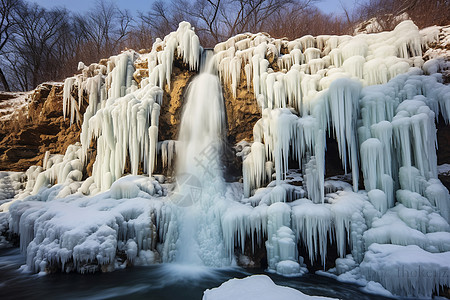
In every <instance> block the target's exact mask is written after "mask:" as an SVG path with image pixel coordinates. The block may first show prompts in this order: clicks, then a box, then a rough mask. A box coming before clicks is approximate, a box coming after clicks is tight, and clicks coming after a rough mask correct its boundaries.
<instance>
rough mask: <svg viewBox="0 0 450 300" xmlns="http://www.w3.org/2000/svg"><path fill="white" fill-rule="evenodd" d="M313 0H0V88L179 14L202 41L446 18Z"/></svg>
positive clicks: (437, 11) (383, 4)
mask: <svg viewBox="0 0 450 300" xmlns="http://www.w3.org/2000/svg"><path fill="white" fill-rule="evenodd" d="M317 1H318V0H197V1H185V0H173V1H172V2H169V1H154V2H153V3H152V4H151V5H150V10H149V11H147V12H138V13H136V14H132V13H131V12H130V11H129V10H122V9H119V8H118V7H117V6H116V5H115V4H114V3H113V2H111V1H108V0H98V1H96V2H95V5H94V6H93V7H92V9H91V10H90V11H89V12H87V13H83V14H80V13H77V12H71V11H68V10H66V9H64V8H55V9H51V10H48V9H45V8H43V7H41V6H39V5H37V4H35V3H29V2H26V1H23V0H1V7H0V13H1V20H0V90H3V91H9V90H13V91H19V90H20V91H26V90H31V89H33V88H35V87H36V85H38V84H39V83H41V82H44V81H51V80H53V81H60V80H62V79H64V78H65V77H68V76H71V75H72V74H74V73H75V72H76V71H77V70H76V68H77V65H78V62H79V61H82V62H84V63H85V64H86V65H89V64H90V63H93V62H98V61H99V60H100V59H101V58H107V57H109V56H111V55H114V54H118V53H119V52H120V51H121V50H124V49H126V48H129V49H130V48H131V49H135V50H140V49H150V48H151V46H152V44H153V41H154V40H155V39H156V38H157V37H159V38H164V36H165V35H166V34H168V33H169V32H171V31H174V30H176V28H177V27H178V23H179V22H180V21H183V20H186V21H189V22H190V23H191V24H192V26H194V27H195V29H196V32H197V34H198V36H199V38H200V42H201V44H202V45H203V46H204V47H212V46H214V45H215V44H216V43H217V42H220V41H224V40H226V39H227V38H229V37H231V36H233V35H235V34H238V33H242V32H253V33H255V32H267V33H269V34H270V35H271V36H273V37H276V38H282V37H286V38H288V39H290V40H291V39H295V38H298V37H301V36H303V35H307V34H311V35H321V34H352V33H353V32H354V31H355V28H356V26H357V25H358V24H361V23H362V22H363V21H365V20H369V19H371V18H374V17H377V20H378V23H379V25H380V26H379V28H378V29H377V30H379V31H382V30H391V29H393V28H394V27H395V25H396V24H397V23H398V22H400V21H401V18H398V17H396V16H400V15H405V13H406V14H407V15H408V16H409V17H410V18H411V19H412V20H413V21H414V22H415V23H416V24H417V25H418V26H419V27H420V28H423V27H426V26H430V25H448V24H449V23H450V0H359V1H358V0H355V5H354V6H353V7H345V6H344V5H341V6H342V10H343V11H344V14H342V15H336V14H324V13H323V12H321V11H320V10H319V9H318V8H317V7H316V6H315V4H316V3H317Z"/></svg>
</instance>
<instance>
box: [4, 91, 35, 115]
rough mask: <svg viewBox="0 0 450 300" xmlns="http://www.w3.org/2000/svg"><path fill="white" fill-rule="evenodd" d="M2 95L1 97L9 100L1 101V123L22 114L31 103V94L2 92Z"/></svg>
mask: <svg viewBox="0 0 450 300" xmlns="http://www.w3.org/2000/svg"><path fill="white" fill-rule="evenodd" d="M1 94H2V95H1V97H5V98H8V99H5V100H0V122H5V121H8V120H11V119H12V118H14V117H15V116H16V115H17V114H18V113H19V112H22V110H23V108H25V107H26V106H27V105H28V103H29V101H30V100H29V96H30V95H31V92H26V93H21V92H2V93H1ZM22 113H23V112H22Z"/></svg>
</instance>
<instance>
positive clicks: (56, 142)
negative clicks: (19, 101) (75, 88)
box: [0, 83, 80, 171]
mask: <svg viewBox="0 0 450 300" xmlns="http://www.w3.org/2000/svg"><path fill="white" fill-rule="evenodd" d="M62 88H63V87H62V84H61V83H44V84H41V85H40V86H38V87H37V88H36V90H34V91H33V93H32V94H30V96H29V103H28V107H27V108H26V107H25V108H23V109H22V110H21V111H20V112H18V113H17V114H16V115H15V116H13V119H8V120H4V121H3V122H1V123H0V138H1V141H0V170H8V171H25V170H26V169H28V168H29V167H30V166H32V165H36V164H41V163H42V159H43V157H44V155H45V152H46V151H50V152H51V153H64V152H65V151H66V149H67V147H68V146H69V145H71V144H73V143H75V142H77V141H78V140H79V136H80V130H79V127H78V126H77V125H76V124H74V125H72V126H70V124H69V120H67V119H66V120H64V118H63V117H62Z"/></svg>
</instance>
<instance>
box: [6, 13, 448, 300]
mask: <svg viewBox="0 0 450 300" xmlns="http://www.w3.org/2000/svg"><path fill="white" fill-rule="evenodd" d="M439 30H440V29H439ZM439 30H438V29H437V28H431V29H426V30H424V31H419V30H418V29H417V27H416V26H415V25H414V24H413V23H412V22H410V21H405V22H402V23H400V24H399V25H398V26H397V27H396V28H395V30H393V31H391V32H383V33H379V34H360V35H356V36H318V37H312V36H305V37H302V38H299V39H297V40H294V41H286V40H284V39H273V38H271V37H269V36H267V35H266V34H262V33H259V34H249V33H245V34H239V35H237V36H235V37H232V38H230V39H229V40H227V41H225V42H223V43H219V44H217V45H216V46H215V48H214V56H213V57H210V56H209V54H208V52H203V50H202V48H201V47H200V45H199V41H198V37H197V36H196V35H195V33H194V31H193V30H192V28H191V26H190V24H189V23H186V22H182V23H181V24H180V26H179V28H178V30H177V31H176V32H173V33H171V34H169V35H168V36H166V37H165V38H164V40H160V39H157V41H156V42H155V44H154V45H153V48H152V51H151V52H150V53H148V54H142V55H141V54H137V53H135V52H133V51H126V52H123V53H122V54H120V55H118V56H115V57H112V58H110V59H109V60H108V61H107V63H104V64H94V65H91V66H88V67H83V66H82V65H81V67H83V68H82V74H80V75H77V76H75V77H72V78H68V79H67V80H66V82H65V85H64V116H67V117H68V118H69V119H70V120H71V122H80V123H81V122H82V132H81V138H80V139H81V143H79V144H76V145H72V146H71V147H69V148H68V150H67V152H66V154H65V155H51V154H46V157H45V159H44V164H43V167H33V168H30V169H29V170H28V171H27V173H26V176H27V179H28V182H27V184H26V187H25V189H24V191H23V192H21V193H19V194H18V195H17V196H16V198H15V200H18V201H14V202H13V201H11V202H7V203H4V204H1V206H0V210H2V211H7V210H8V209H9V212H8V213H5V212H3V213H1V214H0V223H1V224H4V223H5V222H4V220H5V218H8V223H9V227H10V230H11V231H12V232H13V233H17V234H19V235H20V237H21V247H22V249H23V250H24V251H26V252H27V264H28V266H29V267H30V268H31V269H32V270H34V271H37V272H39V271H51V270H52V268H59V269H62V270H66V271H70V270H77V271H80V272H89V271H95V270H98V269H99V268H103V269H104V270H111V269H113V268H115V267H120V266H121V265H125V264H126V263H128V264H146V263H154V262H179V263H191V264H203V265H208V266H224V265H228V264H232V263H234V262H235V261H236V257H237V255H242V256H245V257H247V258H248V257H250V258H251V257H252V254H254V253H257V252H258V251H261V249H264V248H265V249H266V251H267V262H268V270H269V271H272V272H277V273H280V274H282V275H285V276H298V275H301V274H303V273H304V272H306V269H305V265H304V263H309V264H314V265H321V266H322V267H323V268H324V269H326V268H328V267H331V266H328V265H327V264H328V260H327V257H328V258H329V257H330V256H332V257H338V259H337V260H336V265H335V268H333V269H332V272H335V274H336V276H339V278H340V279H342V280H344V279H345V278H351V277H352V276H353V277H355V276H356V277H358V278H359V279H361V278H364V280H365V282H366V283H367V289H369V290H370V289H371V288H375V287H378V285H379V284H381V285H382V286H383V287H384V288H386V289H388V290H389V291H390V292H392V293H393V294H396V295H403V296H413V297H415V296H421V297H431V295H432V294H433V293H437V292H438V291H439V288H440V287H441V286H447V287H448V286H450V279H449V278H450V277H448V276H447V277H442V276H438V277H436V276H434V277H430V278H428V279H427V280H426V281H423V282H419V281H418V279H417V278H408V276H406V277H405V278H403V277H402V278H399V277H397V278H396V279H395V280H394V279H392V278H391V277H388V276H385V274H384V273H383V272H386V270H387V268H388V267H390V266H396V267H398V268H399V270H405V271H407V272H413V271H414V268H415V267H416V266H418V265H423V268H424V270H425V271H426V272H429V271H439V272H450V264H449V259H448V258H447V256H448V254H449V253H450V233H449V232H450V225H449V220H450V206H449V201H450V199H449V192H448V190H447V189H446V188H445V187H444V186H443V185H442V183H441V182H440V181H439V180H438V179H437V175H438V169H437V166H436V164H437V159H436V145H437V141H436V126H435V122H436V121H437V120H439V116H442V117H443V119H444V120H445V122H448V121H449V118H450V87H449V86H448V85H444V84H442V76H441V74H440V73H439V72H440V71H442V70H443V69H444V68H445V62H443V61H442V60H440V59H439V57H437V56H436V57H430V55H429V56H428V57H425V58H427V61H425V60H424V59H423V57H422V55H423V53H422V51H423V50H425V49H427V47H428V46H427V45H428V44H430V43H433V42H436V41H437V39H439V34H437V33H436V32H437V31H439ZM427 51H428V50H427ZM210 54H212V53H210ZM174 55H178V57H179V58H181V59H183V61H184V62H185V63H186V65H187V66H188V67H189V68H190V69H192V70H198V69H201V74H200V75H198V77H197V79H195V80H194V81H193V82H192V85H191V86H190V88H189V90H190V93H192V95H189V96H188V97H187V99H186V101H187V102H186V104H185V105H184V109H185V110H184V116H183V121H182V124H181V128H180V138H179V140H178V141H160V140H158V130H159V128H158V125H159V115H160V114H161V113H166V112H163V111H161V104H162V103H161V101H162V99H163V97H162V96H163V89H162V88H163V87H164V86H165V85H167V86H169V88H170V81H171V73H172V63H173V59H174ZM201 57H203V59H202V58H201ZM428 58H430V59H428ZM136 60H145V61H147V62H148V71H149V72H148V77H146V78H144V79H143V80H142V81H141V82H140V84H139V85H138V84H137V83H136V81H135V80H134V79H133V73H134V72H135V70H134V63H135V62H136ZM205 61H209V62H211V64H208V66H207V65H206V64H204V62H205ZM208 69H209V72H207V71H206V70H208ZM216 73H218V76H219V77H217V76H216V75H215V74H216ZM218 78H220V80H221V81H222V83H223V84H224V85H225V88H229V89H230V91H231V94H233V96H236V95H237V92H238V89H241V88H242V87H243V86H246V88H247V89H248V91H249V92H251V93H253V95H254V101H256V103H257V104H258V106H259V107H260V111H261V119H260V120H259V121H258V122H256V124H255V126H254V129H253V141H252V142H251V143H250V142H248V141H243V142H240V143H238V145H237V146H236V148H237V149H239V153H238V156H240V157H242V159H243V170H242V174H243V183H242V184H240V183H225V182H224V180H223V178H222V175H221V174H222V170H221V166H222V163H221V161H220V154H221V147H222V146H221V142H220V140H221V138H222V137H223V136H224V134H225V132H224V122H225V112H224V111H225V109H224V103H223V98H222V95H221V90H222V87H221V85H220V82H219V81H218ZM244 78H245V79H244ZM244 80H245V81H246V82H245V83H246V84H244ZM205 86H206V87H207V88H204V87H205ZM86 105H87V107H86ZM83 107H86V112H85V113H84V116H81V115H80V111H82V109H81V108H83ZM327 136H328V137H331V138H334V139H335V140H336V142H337V146H338V150H337V151H338V154H339V157H340V159H341V163H342V167H343V169H344V171H345V173H346V174H347V173H349V174H348V175H345V176H344V177H340V178H338V179H342V178H345V181H346V182H344V181H342V180H338V179H336V178H335V179H325V155H326V150H327V149H326V138H327ZM92 141H94V142H96V151H97V154H96V158H95V163H94V166H93V171H92V176H91V177H88V178H86V172H85V165H86V162H87V161H88V158H89V156H90V155H91V152H90V145H91V142H92ZM159 157H161V162H160V165H162V167H163V168H164V169H172V170H173V171H174V174H175V175H176V182H175V183H167V182H165V178H164V176H161V175H155V174H153V173H154V171H155V169H156V165H157V159H158V158H159ZM126 164H129V170H130V173H131V175H129V176H126V177H122V176H123V175H124V173H125V166H126ZM293 168H298V170H297V171H294V170H293ZM138 173H142V174H146V176H139V175H138ZM360 173H361V174H362V178H361V179H360V178H359V176H360ZM350 174H351V175H350ZM348 182H350V183H348ZM2 184H3V183H2ZM362 186H364V190H362V189H361V188H362ZM69 214H72V215H76V216H77V217H69ZM331 246H333V247H331ZM334 248H335V249H336V250H333V249H334ZM301 250H305V251H306V252H305V254H304V256H305V257H301V256H299V253H301ZM330 251H333V252H335V253H330ZM402 253H410V254H411V255H414V256H420V260H417V261H414V262H411V261H410V260H407V259H404V257H406V256H404V257H403V255H402ZM302 255H303V254H302ZM250 258H248V259H250ZM330 272H331V271H330ZM355 274H356V275H355ZM361 280H362V279H361ZM373 281H376V282H378V283H374V282H373ZM360 282H361V281H360ZM371 282H372V283H371ZM413 287H415V288H413ZM208 293H212V292H211V291H210V292H207V293H206V292H205V298H206V297H207V296H208Z"/></svg>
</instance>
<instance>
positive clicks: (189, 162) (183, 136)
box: [165, 50, 229, 266]
mask: <svg viewBox="0 0 450 300" xmlns="http://www.w3.org/2000/svg"><path fill="white" fill-rule="evenodd" d="M214 59H215V57H214V56H213V52H212V51H210V50H205V51H204V52H203V55H202V61H201V70H200V74H199V75H197V76H196V78H195V79H194V80H193V81H192V83H191V84H190V85H189V87H188V91H187V97H186V103H185V106H184V110H183V114H182V119H181V125H180V131H179V137H178V140H179V143H180V147H179V149H180V150H179V152H178V153H177V163H176V181H177V184H176V188H175V192H174V193H173V195H172V198H171V199H172V201H173V202H174V203H175V208H174V209H175V214H174V218H175V220H173V221H172V222H173V224H171V225H172V226H176V227H177V228H174V231H173V232H172V231H169V232H170V233H173V234H171V235H170V236H169V237H168V239H167V240H166V245H167V243H168V245H167V247H165V248H166V249H168V250H169V251H170V249H176V250H175V251H174V252H169V253H166V254H167V256H166V257H165V258H166V259H168V260H169V261H175V262H178V263H182V264H193V265H194V264H195V265H206V266H222V265H224V264H227V263H228V261H229V260H228V259H227V258H225V257H226V256H225V251H224V247H223V239H222V234H221V227H220V217H219V216H218V208H219V207H218V206H219V205H218V203H217V202H218V201H220V199H221V198H223V195H224V183H223V177H222V168H221V159H220V155H221V153H222V137H223V128H224V124H225V123H224V122H225V109H224V102H223V97H222V87H221V84H220V81H219V77H218V76H217V70H216V69H215V62H214ZM176 232H177V233H176Z"/></svg>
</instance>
